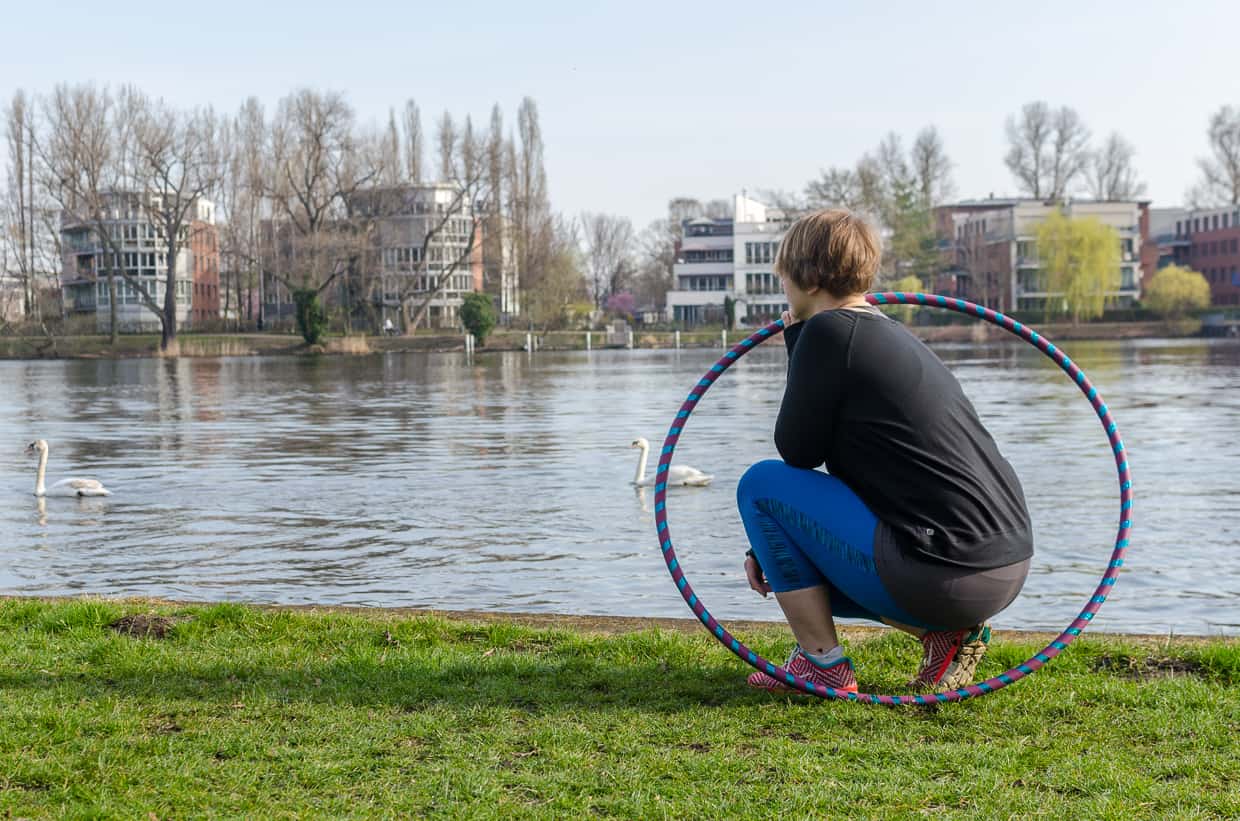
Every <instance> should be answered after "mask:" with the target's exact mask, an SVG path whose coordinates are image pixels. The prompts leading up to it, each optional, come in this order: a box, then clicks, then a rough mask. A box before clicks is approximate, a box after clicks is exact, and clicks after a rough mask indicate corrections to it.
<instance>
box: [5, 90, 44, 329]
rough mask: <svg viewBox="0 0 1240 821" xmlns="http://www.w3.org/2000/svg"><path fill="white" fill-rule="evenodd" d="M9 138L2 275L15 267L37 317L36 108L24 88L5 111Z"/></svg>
mask: <svg viewBox="0 0 1240 821" xmlns="http://www.w3.org/2000/svg"><path fill="white" fill-rule="evenodd" d="M4 120H5V140H6V144H7V148H8V173H7V174H6V178H7V181H8V189H7V190H6V191H5V192H4V194H5V200H4V208H3V211H0V228H2V229H3V234H2V235H0V251H3V252H4V254H5V265H4V266H3V267H0V276H3V275H5V274H7V273H9V271H10V263H9V260H10V259H11V260H12V263H11V265H12V270H13V271H14V272H15V273H16V274H17V277H18V278H19V279H20V281H21V287H22V303H23V306H24V313H25V315H26V317H27V318H37V314H38V294H39V287H38V281H37V274H36V270H37V262H36V248H37V247H38V246H37V243H36V241H35V226H36V225H37V224H38V218H37V216H36V212H35V204H34V177H35V174H34V167H33V157H32V153H33V152H32V148H33V146H34V111H33V109H32V107H31V105H30V103H29V101H28V100H27V99H26V95H25V92H23V91H21V90H20V89H19V90H18V91H16V92H15V93H14V94H13V99H12V101H11V102H10V103H9V106H8V108H7V109H6V111H5V116H4Z"/></svg>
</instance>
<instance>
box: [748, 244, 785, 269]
mask: <svg viewBox="0 0 1240 821" xmlns="http://www.w3.org/2000/svg"><path fill="white" fill-rule="evenodd" d="M778 253H779V243H778V242H747V243H745V264H746V265H770V264H771V262H772V261H773V260H774V259H775V256H776V255H777V254H778Z"/></svg>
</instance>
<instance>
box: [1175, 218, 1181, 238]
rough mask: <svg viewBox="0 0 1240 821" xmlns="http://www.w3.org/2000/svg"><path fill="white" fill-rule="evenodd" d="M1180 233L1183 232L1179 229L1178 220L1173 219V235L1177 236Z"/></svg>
mask: <svg viewBox="0 0 1240 821" xmlns="http://www.w3.org/2000/svg"><path fill="white" fill-rule="evenodd" d="M1181 233H1183V232H1182V231H1181V226H1180V221H1179V220H1176V221H1175V235H1176V236H1177V237H1178V236H1179V235H1180V234H1181Z"/></svg>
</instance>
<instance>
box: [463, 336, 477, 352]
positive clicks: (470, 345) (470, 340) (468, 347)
mask: <svg viewBox="0 0 1240 821" xmlns="http://www.w3.org/2000/svg"><path fill="white" fill-rule="evenodd" d="M474 342H475V340H474V335H473V334H465V353H466V354H467V355H469V356H473V354H474Z"/></svg>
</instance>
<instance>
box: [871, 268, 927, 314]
mask: <svg viewBox="0 0 1240 821" xmlns="http://www.w3.org/2000/svg"><path fill="white" fill-rule="evenodd" d="M882 290H884V291H899V292H901V293H905V294H917V293H923V292H924V291H925V290H926V286H925V285H923V284H922V281H921V280H920V279H919V278H918V277H917V276H915V275H913V274H909V275H908V276H906V277H901V278H900V279H897V280H896V281H895V282H891V283H888V284H887V285H886V286H885V287H884V288H883V289H882ZM882 311H883V313H885V314H887V316H893V317H895V318H896V319H898V320H900V321H901V322H904V323H908V322H909V321H911V320H912V318H913V308H912V306H910V305H893V306H889V307H885V308H883V309H882Z"/></svg>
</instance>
